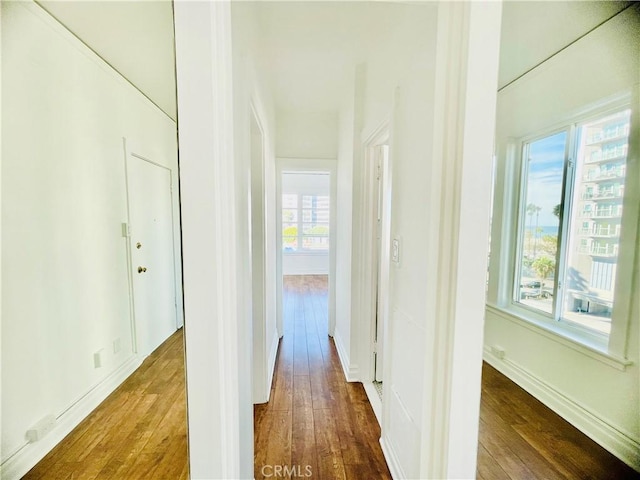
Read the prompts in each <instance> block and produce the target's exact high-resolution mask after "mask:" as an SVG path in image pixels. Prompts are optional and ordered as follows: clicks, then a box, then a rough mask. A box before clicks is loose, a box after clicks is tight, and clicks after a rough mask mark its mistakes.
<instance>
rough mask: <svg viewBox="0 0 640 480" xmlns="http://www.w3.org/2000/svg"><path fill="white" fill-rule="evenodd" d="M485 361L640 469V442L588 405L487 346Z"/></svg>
mask: <svg viewBox="0 0 640 480" xmlns="http://www.w3.org/2000/svg"><path fill="white" fill-rule="evenodd" d="M484 360H485V361H486V362H487V363H488V364H489V365H491V366H492V367H494V368H495V369H496V370H498V371H499V372H500V373H502V374H503V375H505V376H507V377H508V378H510V379H511V380H513V381H514V382H515V383H516V384H518V385H519V386H520V387H522V388H523V389H524V390H526V391H527V392H529V393H530V394H531V395H533V396H534V397H535V398H537V399H538V400H540V401H541V402H542V403H544V404H545V405H546V406H547V407H549V408H550V409H552V410H553V411H554V412H556V413H557V414H558V415H560V416H561V417H562V418H564V419H565V420H566V421H568V422H569V423H571V424H572V425H573V426H574V427H576V428H577V429H578V430H580V431H581V432H582V433H584V434H585V435H587V436H588V437H589V438H591V439H592V440H593V441H594V442H596V443H598V444H599V445H601V446H602V447H603V448H605V449H606V450H608V451H609V452H611V453H612V454H613V455H615V456H616V457H618V458H619V459H620V460H622V461H623V462H625V463H626V464H627V465H629V466H630V467H632V468H634V469H635V470H637V471H640V456H638V452H639V451H640V443H639V442H638V441H636V440H634V439H633V438H631V437H629V436H628V435H626V434H625V433H624V432H621V431H620V430H618V429H617V428H615V427H614V426H612V425H610V424H608V423H607V422H605V421H604V420H603V419H602V418H600V417H598V416H597V415H595V414H594V413H593V412H590V411H589V410H588V409H586V408H585V407H584V406H582V405H580V404H578V403H576V402H575V401H574V400H572V399H570V398H568V397H566V396H565V395H563V394H562V393H561V392H559V391H558V390H556V389H555V388H554V387H552V386H551V385H549V384H547V383H546V382H544V381H542V380H540V379H539V378H538V377H536V376H534V375H532V374H531V373H529V372H528V371H526V370H525V369H524V368H522V367H520V366H519V365H517V364H516V363H514V362H512V361H510V360H509V359H507V358H503V359H500V358H498V357H496V356H495V355H494V354H493V353H492V352H491V348H490V347H488V346H486V345H485V347H484Z"/></svg>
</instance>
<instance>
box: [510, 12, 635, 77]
mask: <svg viewBox="0 0 640 480" xmlns="http://www.w3.org/2000/svg"><path fill="white" fill-rule="evenodd" d="M630 3H632V2H623V1H597V2H592V1H565V2H557V1H506V2H505V3H504V5H503V10H502V40H501V47H500V72H499V74H498V88H502V87H504V86H505V85H507V84H508V83H510V82H512V81H513V80H515V79H516V78H518V77H519V76H521V75H522V74H524V73H525V72H527V71H528V70H530V69H531V68H533V67H535V66H536V65H538V64H540V63H541V62H543V61H544V60H546V59H547V58H549V57H550V56H551V55H553V54H554V53H556V52H558V51H559V50H561V49H563V48H564V47H565V46H567V45H569V44H571V43H573V42H574V41H575V40H577V39H578V38H580V37H581V36H582V35H584V34H585V33H587V32H589V31H590V30H592V29H593V28H594V27H596V26H598V25H600V24H601V23H602V22H604V21H605V20H607V19H609V18H611V17H612V16H614V15H615V14H616V13H618V12H620V11H621V10H623V9H624V8H625V7H626V6H627V5H629V4H630Z"/></svg>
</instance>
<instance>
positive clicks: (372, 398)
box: [362, 382, 382, 427]
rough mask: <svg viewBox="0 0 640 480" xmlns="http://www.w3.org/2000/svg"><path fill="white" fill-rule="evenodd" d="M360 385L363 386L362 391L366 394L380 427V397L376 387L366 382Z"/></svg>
mask: <svg viewBox="0 0 640 480" xmlns="http://www.w3.org/2000/svg"><path fill="white" fill-rule="evenodd" d="M362 385H363V386H364V391H365V393H366V394H367V398H368V399H369V403H370V404H371V408H373V413H374V414H375V415H376V419H377V420H378V425H380V427H382V399H381V398H380V395H379V394H378V391H377V390H376V387H374V386H373V383H369V382H367V383H363V384H362Z"/></svg>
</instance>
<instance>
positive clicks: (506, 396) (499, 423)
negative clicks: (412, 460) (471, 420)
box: [478, 363, 640, 480]
mask: <svg viewBox="0 0 640 480" xmlns="http://www.w3.org/2000/svg"><path fill="white" fill-rule="evenodd" d="M639 455H640V452H639ZM478 479H483V480H503V479H513V480H520V479H540V480H552V479H575V480H584V479H611V480H631V479H636V480H637V479H640V473H638V472H635V471H633V470H632V469H631V468H630V467H628V466H627V465H626V464H624V463H623V462H621V461H620V460H618V459H617V458H616V457H614V456H613V455H612V454H610V453H609V452H608V451H606V450H605V449H604V448H602V447H601V446H600V445H598V444H597V443H595V442H594V441H593V440H591V439H590V438H589V437H587V436H586V435H584V434H583V433H581V432H580V431H579V430H578V429H576V428H575V427H573V426H572V425H571V424H569V423H568V422H567V421H566V420H564V419H563V418H561V417H560V416H559V415H557V414H556V413H554V412H553V411H552V410H550V409H549V408H547V407H546V406H544V405H543V404H542V403H541V402H539V401H538V400H536V399H535V398H534V397H532V396H531V395H529V394H528V393H527V392H525V391H524V390H523V389H522V388H520V387H519V386H517V385H516V384H515V383H513V382H512V381H511V380H509V379H508V378H507V377H505V376H504V375H502V374H501V373H500V372H498V371H497V370H495V369H494V368H493V367H491V366H490V365H487V364H486V363H485V364H484V365H483V368H482V399H481V404H480V445H479V446H478Z"/></svg>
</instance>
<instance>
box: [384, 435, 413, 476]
mask: <svg viewBox="0 0 640 480" xmlns="http://www.w3.org/2000/svg"><path fill="white" fill-rule="evenodd" d="M380 447H381V448H382V454H383V455H384V459H385V460H386V461H387V466H388V467H389V473H391V478H393V480H400V479H402V478H407V476H406V475H405V474H404V470H402V466H401V464H400V460H398V456H397V455H396V452H395V451H394V450H393V448H391V445H390V442H389V443H387V441H386V439H385V437H384V435H383V436H382V437H380Z"/></svg>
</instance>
